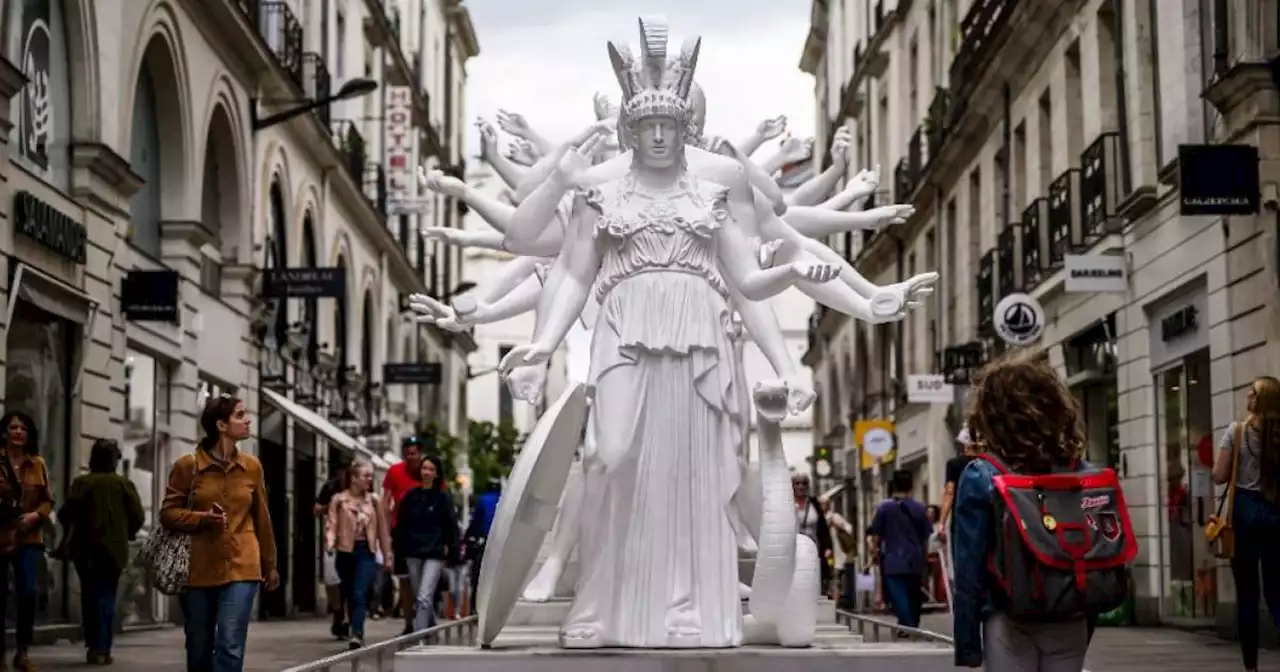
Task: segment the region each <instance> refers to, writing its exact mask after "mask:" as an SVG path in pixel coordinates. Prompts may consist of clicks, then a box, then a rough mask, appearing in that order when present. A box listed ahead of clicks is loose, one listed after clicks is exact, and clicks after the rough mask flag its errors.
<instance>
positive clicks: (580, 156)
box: [556, 133, 604, 186]
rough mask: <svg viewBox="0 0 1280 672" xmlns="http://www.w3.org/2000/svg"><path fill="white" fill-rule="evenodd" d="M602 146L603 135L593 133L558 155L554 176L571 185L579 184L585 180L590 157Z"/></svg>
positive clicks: (589, 166)
mask: <svg viewBox="0 0 1280 672" xmlns="http://www.w3.org/2000/svg"><path fill="white" fill-rule="evenodd" d="M603 147H604V136H602V135H600V134H599V133H593V134H592V135H591V136H590V137H588V138H587V139H586V140H584V141H583V142H582V143H581V144H580V145H578V146H577V147H575V148H573V149H570V150H569V151H567V152H565V153H564V156H562V157H560V163H558V164H556V176H557V177H559V178H560V179H562V180H564V181H565V182H567V183H569V184H571V185H574V186H581V185H582V184H583V183H585V182H586V172H587V170H589V169H590V168H591V159H592V158H594V157H595V155H596V154H597V153H598V152H599V151H600V150H601V149H602V148H603Z"/></svg>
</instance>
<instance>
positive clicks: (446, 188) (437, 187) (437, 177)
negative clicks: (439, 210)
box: [418, 166, 467, 198]
mask: <svg viewBox="0 0 1280 672" xmlns="http://www.w3.org/2000/svg"><path fill="white" fill-rule="evenodd" d="M418 181H419V182H421V183H422V186H424V187H426V188H427V189H430V190H431V191H434V192H436V193H438V194H444V195H445V196H448V197H450V198H463V197H465V196H466V194H467V183H466V182H463V181H462V180H459V179H458V178H456V177H454V176H452V175H445V174H444V173H443V172H442V171H439V170H427V169H426V168H423V167H422V166H418Z"/></svg>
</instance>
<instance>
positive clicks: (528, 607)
mask: <svg viewBox="0 0 1280 672" xmlns="http://www.w3.org/2000/svg"><path fill="white" fill-rule="evenodd" d="M572 603H573V600H572V599H569V598H554V599H551V600H547V601H546V602H526V601H524V600H520V601H519V602H516V608H515V609H514V610H513V611H512V612H511V618H509V619H508V620H507V629H510V628H512V627H514V626H539V627H543V626H545V627H556V626H559V625H560V624H561V623H564V620H565V618H567V617H568V616H569V607H570V605H571V604H572ZM742 609H743V612H742V613H743V614H744V615H745V614H746V613H747V603H746V601H745V600H744V601H743V602H742ZM835 622H836V603H835V602H834V601H832V600H828V599H820V600H818V625H819V626H824V625H834V624H835ZM841 627H842V629H846V630H847V628H843V626H841Z"/></svg>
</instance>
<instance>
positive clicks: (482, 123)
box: [476, 119, 498, 161]
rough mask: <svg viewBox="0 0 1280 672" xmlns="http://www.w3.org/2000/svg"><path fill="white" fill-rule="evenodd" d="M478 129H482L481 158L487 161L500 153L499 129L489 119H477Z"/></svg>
mask: <svg viewBox="0 0 1280 672" xmlns="http://www.w3.org/2000/svg"><path fill="white" fill-rule="evenodd" d="M476 128H478V129H480V158H482V159H485V160H486V161H487V160H489V159H491V158H493V156H494V153H495V152H497V151H498V129H496V128H494V127H493V124H491V123H489V121H488V120H487V119H476Z"/></svg>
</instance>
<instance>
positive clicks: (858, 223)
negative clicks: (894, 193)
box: [782, 205, 915, 238]
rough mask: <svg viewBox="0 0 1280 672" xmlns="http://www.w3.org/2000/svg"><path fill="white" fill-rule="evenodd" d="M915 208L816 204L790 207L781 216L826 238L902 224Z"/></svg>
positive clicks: (799, 228)
mask: <svg viewBox="0 0 1280 672" xmlns="http://www.w3.org/2000/svg"><path fill="white" fill-rule="evenodd" d="M913 212H915V208H913V207H911V206H909V205H886V206H883V207H879V208H873V209H871V210H864V211H863V212H840V211H838V210H826V209H823V208H815V207H791V208H787V213H786V214H785V215H783V216H782V219H783V220H785V221H786V222H787V223H788V224H790V225H791V226H792V228H794V229H795V230H796V231H799V232H800V233H801V234H803V235H805V236H809V237H810V238H825V237H827V236H834V235H836V234H837V233H845V232H848V231H854V230H863V229H879V228H880V227H882V226H887V225H889V224H901V223H903V222H905V221H907V218H908V217H910V216H911V214H912V213H913Z"/></svg>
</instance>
